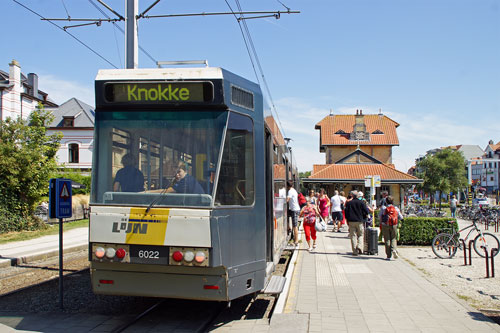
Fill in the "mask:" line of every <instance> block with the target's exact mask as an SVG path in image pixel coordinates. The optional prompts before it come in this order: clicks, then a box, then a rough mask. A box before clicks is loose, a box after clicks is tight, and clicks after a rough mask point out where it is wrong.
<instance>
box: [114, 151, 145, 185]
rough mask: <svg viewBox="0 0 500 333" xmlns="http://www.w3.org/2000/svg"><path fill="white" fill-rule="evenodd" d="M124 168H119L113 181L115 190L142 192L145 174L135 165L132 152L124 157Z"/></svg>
mask: <svg viewBox="0 0 500 333" xmlns="http://www.w3.org/2000/svg"><path fill="white" fill-rule="evenodd" d="M122 165H123V168H121V169H120V170H118V172H117V173H116V177H115V180H114V183H113V190H114V191H115V192H119V191H121V192H141V191H144V175H143V173H142V172H141V171H140V170H139V169H137V167H136V166H135V158H134V156H133V155H132V154H130V153H129V154H125V155H123V157H122Z"/></svg>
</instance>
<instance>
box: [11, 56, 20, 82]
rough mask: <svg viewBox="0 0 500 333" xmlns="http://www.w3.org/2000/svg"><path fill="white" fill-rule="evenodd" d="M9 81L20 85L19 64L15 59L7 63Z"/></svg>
mask: <svg viewBox="0 0 500 333" xmlns="http://www.w3.org/2000/svg"><path fill="white" fill-rule="evenodd" d="M9 83H10V84H12V85H15V86H18V87H19V86H20V85H21V65H19V63H18V62H17V60H12V62H11V63H10V64H9Z"/></svg>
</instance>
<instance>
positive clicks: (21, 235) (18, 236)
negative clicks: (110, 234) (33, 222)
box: [0, 219, 89, 244]
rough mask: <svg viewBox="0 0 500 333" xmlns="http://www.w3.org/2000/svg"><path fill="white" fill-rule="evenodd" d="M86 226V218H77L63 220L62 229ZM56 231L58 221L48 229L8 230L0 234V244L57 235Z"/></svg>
mask: <svg viewBox="0 0 500 333" xmlns="http://www.w3.org/2000/svg"><path fill="white" fill-rule="evenodd" d="M88 226H89V220H88V219H84V220H77V221H71V222H65V223H64V226H63V230H64V231H67V230H70V229H75V228H83V227H88ZM58 233H59V223H57V224H53V225H49V226H48V229H44V230H35V231H20V232H9V233H6V234H1V235H0V244H5V243H9V242H18V241H23V240H28V239H33V238H38V237H42V236H47V235H57V234H58Z"/></svg>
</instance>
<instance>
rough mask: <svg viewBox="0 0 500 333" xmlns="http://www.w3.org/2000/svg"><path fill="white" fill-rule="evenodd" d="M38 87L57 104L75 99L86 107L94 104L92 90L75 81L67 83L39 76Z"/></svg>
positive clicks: (51, 76)
mask: <svg viewBox="0 0 500 333" xmlns="http://www.w3.org/2000/svg"><path fill="white" fill-rule="evenodd" d="M38 82H39V87H40V89H41V90H43V91H44V92H46V93H47V94H48V95H49V98H50V99H52V100H53V101H54V102H56V103H57V104H62V103H64V102H66V101H67V100H69V99H71V98H73V97H75V98H78V99H79V100H81V101H82V102H85V103H87V104H88V105H94V104H95V102H94V101H95V98H94V89H93V87H92V86H90V87H89V86H85V85H83V84H81V83H79V82H76V81H69V80H65V79H62V78H58V77H55V76H53V75H40V76H39V79H38Z"/></svg>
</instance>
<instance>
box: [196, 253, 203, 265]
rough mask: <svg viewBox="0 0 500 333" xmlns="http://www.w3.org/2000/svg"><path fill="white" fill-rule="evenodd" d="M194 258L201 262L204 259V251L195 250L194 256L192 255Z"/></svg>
mask: <svg viewBox="0 0 500 333" xmlns="http://www.w3.org/2000/svg"><path fill="white" fill-rule="evenodd" d="M194 260H195V261H196V262H197V263H199V264H201V263H202V262H204V261H205V253H204V252H203V251H198V252H196V256H195V257H194Z"/></svg>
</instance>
